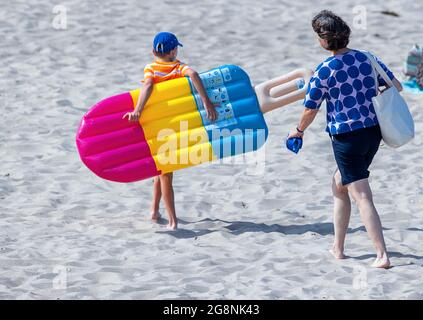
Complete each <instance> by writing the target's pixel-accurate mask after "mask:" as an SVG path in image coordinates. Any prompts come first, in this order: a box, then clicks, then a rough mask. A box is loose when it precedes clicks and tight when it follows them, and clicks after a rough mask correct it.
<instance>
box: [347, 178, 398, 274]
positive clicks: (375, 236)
mask: <svg viewBox="0 0 423 320" xmlns="http://www.w3.org/2000/svg"><path fill="white" fill-rule="evenodd" d="M348 191H349V192H350V193H351V195H352V197H353V199H354V200H355V202H356V203H357V206H358V210H359V211H360V215H361V219H362V220H363V223H364V226H365V227H366V230H367V232H368V234H369V236H370V239H372V241H373V244H374V246H375V248H376V254H377V258H376V260H375V262H374V263H373V264H372V266H373V267H376V268H388V267H389V265H390V262H389V258H388V253H387V251H386V245H385V240H384V238H383V231H382V224H381V222H380V218H379V214H378V213H377V210H376V208H375V205H374V203H373V196H372V190H371V189H370V185H369V180H368V179H363V180H359V181H355V182H353V183H351V184H349V185H348Z"/></svg>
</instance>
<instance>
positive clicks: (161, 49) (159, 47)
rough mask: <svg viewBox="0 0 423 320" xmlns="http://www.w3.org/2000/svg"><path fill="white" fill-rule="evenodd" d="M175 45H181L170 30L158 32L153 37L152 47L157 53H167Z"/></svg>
mask: <svg viewBox="0 0 423 320" xmlns="http://www.w3.org/2000/svg"><path fill="white" fill-rule="evenodd" d="M177 46H181V47H183V45H182V43H180V42H179V41H178V38H176V36H175V35H174V34H173V33H170V32H160V33H158V34H156V36H155V37H154V43H153V48H154V51H156V52H158V53H162V54H164V53H168V52H170V51H172V50H173V49H175V48H176V47H177Z"/></svg>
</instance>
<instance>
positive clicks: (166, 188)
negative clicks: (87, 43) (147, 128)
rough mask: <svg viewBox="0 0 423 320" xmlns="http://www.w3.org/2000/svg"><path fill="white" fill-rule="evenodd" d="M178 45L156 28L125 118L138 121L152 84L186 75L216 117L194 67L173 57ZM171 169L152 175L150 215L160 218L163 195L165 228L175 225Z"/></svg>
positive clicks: (209, 112)
mask: <svg viewBox="0 0 423 320" xmlns="http://www.w3.org/2000/svg"><path fill="white" fill-rule="evenodd" d="M178 46H181V47H182V44H181V43H180V42H179V41H178V39H177V38H176V36H175V35H174V34H172V33H169V32H160V33H158V34H157V35H156V36H155V38H154V43H153V54H154V56H155V58H156V60H155V61H154V62H153V63H151V64H148V65H146V67H145V68H144V81H143V82H144V85H143V87H142V89H141V92H140V96H139V99H138V102H137V105H136V107H135V109H134V111H133V112H128V113H127V114H125V115H124V116H123V118H126V117H127V118H128V120H129V121H139V118H140V116H141V112H142V110H143V108H144V106H145V105H146V103H147V101H148V99H149V98H150V95H151V92H152V90H153V84H155V83H159V82H163V81H167V80H171V79H176V78H181V77H185V76H188V77H190V78H191V81H192V83H193V85H194V87H195V89H197V91H198V93H199V94H200V97H201V99H202V100H203V104H204V108H205V111H206V113H207V117H208V118H209V119H210V120H212V121H214V120H215V119H216V117H217V114H216V110H215V109H214V105H213V104H212V102H211V101H210V99H209V98H208V96H207V93H206V90H205V89H204V86H203V83H202V82H201V79H200V77H199V75H198V73H197V72H196V71H194V70H193V69H191V68H190V67H188V66H187V65H186V64H184V63H183V62H180V61H179V60H177V59H176V56H177V54H178ZM172 179H173V173H172V172H171V173H165V174H162V175H160V176H158V177H155V178H154V189H153V203H152V206H151V219H152V220H153V221H157V220H158V219H159V218H160V214H159V204H160V198H161V196H163V201H164V203H165V207H166V211H167V214H168V217H169V224H168V226H167V227H168V228H169V229H171V230H175V229H176V228H177V226H178V222H177V218H176V213H175V202H174V194H173V186H172Z"/></svg>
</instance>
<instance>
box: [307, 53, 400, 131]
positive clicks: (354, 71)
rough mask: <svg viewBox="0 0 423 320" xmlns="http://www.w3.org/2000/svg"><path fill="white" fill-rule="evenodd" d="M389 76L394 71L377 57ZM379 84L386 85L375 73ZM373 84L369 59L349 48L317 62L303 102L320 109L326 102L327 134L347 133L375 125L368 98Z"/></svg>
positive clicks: (372, 95)
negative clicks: (321, 61) (344, 51)
mask: <svg viewBox="0 0 423 320" xmlns="http://www.w3.org/2000/svg"><path fill="white" fill-rule="evenodd" d="M375 59H376V61H377V62H378V63H379V64H380V66H381V67H382V68H383V69H384V70H385V71H386V73H387V74H388V76H389V78H390V79H393V78H394V74H393V73H392V72H391V71H390V70H389V69H388V68H387V67H386V66H385V65H384V64H383V63H382V62H381V61H380V60H379V59H378V58H377V57H375ZM378 81H379V85H380V86H384V85H386V83H385V81H384V80H383V79H382V78H381V77H380V76H378ZM376 92H377V91H376V83H375V79H374V73H373V69H372V66H371V63H370V61H369V60H368V58H367V57H366V55H365V54H363V53H362V52H360V51H357V50H350V51H348V52H346V53H344V54H339V55H335V56H331V57H329V58H328V59H326V60H325V61H324V62H323V63H321V64H320V65H319V66H318V67H317V69H316V72H315V74H314V76H313V77H312V78H311V80H310V83H309V85H308V89H307V94H306V97H305V99H304V105H305V107H306V108H309V109H318V108H320V106H321V104H322V102H323V101H326V111H327V115H326V119H327V127H326V131H327V132H329V133H330V134H331V135H336V134H341V133H346V132H351V131H354V130H358V129H362V128H368V127H372V126H375V125H377V124H378V120H377V117H376V114H375V109H374V107H373V103H372V98H373V97H375V96H376Z"/></svg>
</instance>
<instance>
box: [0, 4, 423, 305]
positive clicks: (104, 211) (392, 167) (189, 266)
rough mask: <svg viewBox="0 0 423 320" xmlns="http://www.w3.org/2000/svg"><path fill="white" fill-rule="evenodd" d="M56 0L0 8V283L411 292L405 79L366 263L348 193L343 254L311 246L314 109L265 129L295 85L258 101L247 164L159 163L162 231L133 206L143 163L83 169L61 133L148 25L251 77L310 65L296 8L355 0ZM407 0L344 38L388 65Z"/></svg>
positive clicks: (356, 295) (410, 22)
mask: <svg viewBox="0 0 423 320" xmlns="http://www.w3.org/2000/svg"><path fill="white" fill-rule="evenodd" d="M56 2H57V1H35V0H32V1H18V2H17V3H16V2H15V1H9V2H7V3H2V5H1V8H0V34H1V44H2V45H1V47H0V61H1V62H0V72H1V75H2V76H1V77H0V88H1V89H0V90H1V111H2V121H1V122H0V159H1V162H0V299H8V298H10V299H93V298H105V299H125V298H130V299H182V298H189V299H199V298H205V299H222V298H229V299H251V298H257V299H291V298H292V299H309V298H312V299H350V298H352V299H367V298H372V299H394V298H399V299H411V298H420V299H422V298H423V277H422V275H423V268H422V265H423V246H422V243H423V196H422V193H423V186H422V181H423V174H422V171H423V161H422V157H423V151H422V150H423V149H422V148H423V139H422V136H421V134H420V132H421V131H422V130H423V112H422V110H423V109H422V105H421V104H422V103H421V101H422V99H423V96H416V95H410V94H406V98H407V100H408V102H409V104H410V107H411V110H412V112H413V114H414V116H415V121H416V131H417V137H416V139H415V140H414V141H413V142H412V143H410V144H408V145H407V146H405V147H404V148H402V149H400V150H392V149H388V148H386V147H384V148H382V149H381V150H380V152H379V153H378V155H377V157H376V159H375V161H374V164H373V167H372V178H371V184H372V187H373V190H374V197H375V202H376V205H377V207H378V209H379V211H380V213H381V217H382V221H383V225H384V227H385V236H386V241H387V245H388V248H389V251H390V253H391V256H392V264H393V266H394V268H392V269H390V270H374V269H371V268H369V265H370V263H371V262H372V261H373V258H374V251H373V248H372V244H371V242H370V240H369V239H368V236H367V233H366V232H365V230H364V227H363V226H362V223H361V221H360V218H359V215H358V212H357V210H356V208H354V210H353V215H352V219H351V224H350V227H351V229H350V232H349V234H348V238H347V248H346V253H347V255H348V256H349V259H347V260H345V261H342V262H337V261H334V260H333V259H332V258H331V257H330V255H329V254H328V253H327V249H328V248H329V247H330V245H331V242H332V239H333V230H332V229H333V228H332V219H331V211H332V199H331V196H330V177H331V174H332V173H333V171H334V169H335V163H334V159H333V156H332V150H331V146H330V140H329V138H328V137H327V135H326V134H325V132H324V122H325V117H324V114H323V112H322V113H321V114H320V115H319V117H318V120H317V121H316V123H314V124H313V126H312V127H311V129H310V130H309V132H308V133H307V136H306V138H305V146H304V149H303V150H301V152H300V154H299V155H297V156H295V155H294V154H292V153H290V152H289V151H287V150H286V148H285V147H284V146H283V139H284V137H285V135H286V134H287V132H288V130H289V129H291V128H292V127H293V126H294V125H295V124H296V122H297V120H298V118H299V113H300V111H301V109H302V107H301V104H300V103H297V104H295V105H291V106H289V107H287V108H286V109H284V110H277V111H274V112H272V113H271V114H268V115H266V119H267V123H268V125H269V130H270V135H269V140H268V142H267V144H266V149H265V152H266V166H265V168H264V172H263V174H262V175H260V174H251V171H252V173H254V170H249V171H248V170H247V169H248V168H246V167H245V166H241V165H235V166H233V165H230V164H208V165H203V166H200V167H195V168H191V169H187V170H184V171H180V172H178V173H176V174H175V183H174V185H175V192H176V206H177V214H178V217H179V218H180V230H179V231H177V232H168V231H167V230H166V229H165V227H164V225H153V224H151V223H149V222H148V221H146V219H147V218H148V214H149V207H150V201H151V189H152V188H151V186H152V183H151V181H141V182H138V183H133V184H126V185H125V184H117V183H111V182H107V181H104V180H101V179H99V178H97V177H96V176H95V175H94V174H92V173H91V172H90V171H89V170H88V169H87V168H86V167H85V166H84V165H83V164H82V163H81V161H80V160H79V157H78V153H77V151H76V147H75V133H76V129H77V126H78V124H79V121H80V119H81V117H82V115H83V114H84V112H85V111H86V110H88V108H89V107H90V106H91V105H93V104H94V103H96V102H97V101H99V100H101V99H102V98H106V97H108V96H111V95H113V94H117V93H120V92H124V91H127V90H129V89H132V88H135V87H136V86H137V85H138V81H139V79H141V78H142V68H143V66H144V65H145V64H146V63H147V62H149V61H150V60H151V55H150V54H149V53H150V45H151V41H152V37H153V36H154V34H155V33H156V32H157V31H161V30H170V31H173V32H175V33H176V34H177V35H178V36H179V38H180V40H181V41H182V42H183V43H184V45H185V47H184V48H183V50H182V51H181V57H182V59H183V60H185V61H186V62H188V63H189V64H190V65H191V66H193V67H194V68H195V69H197V70H199V71H204V70H207V69H210V68H213V67H216V66H219V65H221V64H227V63H230V64H238V65H240V66H242V67H243V68H244V69H245V70H246V71H247V72H248V73H249V75H250V76H251V79H252V81H253V82H254V83H256V84H257V83H259V82H261V81H264V80H267V79H270V78H272V77H274V76H278V75H281V74H284V73H286V72H288V71H290V70H292V69H294V68H296V67H300V66H303V67H308V68H314V67H315V66H316V65H317V64H318V63H319V62H320V61H322V60H323V59H324V58H325V55H326V53H325V52H324V51H323V50H322V49H320V48H319V46H318V44H317V41H316V40H315V38H314V35H313V32H312V30H311V27H310V19H311V17H312V15H313V14H314V13H316V12H318V11H319V10H320V9H323V8H331V9H332V10H334V11H335V12H337V13H339V14H341V15H342V16H344V17H345V18H346V19H347V20H348V21H349V22H352V19H353V15H352V14H353V13H352V12H353V11H352V9H353V7H354V4H353V3H357V4H361V3H363V1H349V3H350V4H348V5H347V4H346V3H345V1H333V0H325V1H319V2H320V3H322V4H321V5H320V6H316V5H315V4H314V1H276V0H274V1H266V3H265V4H264V3H258V2H257V1H252V0H251V1H230V2H227V1H223V0H220V1H216V0H214V1H207V3H203V2H202V4H201V5H198V6H197V7H194V6H193V5H192V3H193V2H192V1H187V0H179V1H164V2H162V3H161V4H154V5H153V3H154V2H153V1H135V0H133V1H130V0H126V1H122V0H119V1H117V0H116V1H107V2H108V4H107V5H106V4H104V3H103V1H97V3H96V2H95V1H82V0H74V1H66V0H64V1H63V2H62V4H63V5H65V6H66V8H67V10H68V11H67V14H68V26H67V29H66V30H55V29H54V28H53V27H52V20H53V18H54V14H53V13H52V10H53V7H54V5H55V4H56ZM384 9H389V10H394V11H396V12H398V13H399V14H400V15H401V16H400V17H399V18H395V17H390V16H386V15H382V14H381V13H379V11H381V10H384ZM422 11H423V4H422V3H420V2H417V1H414V0H408V1H401V2H399V1H387V0H375V1H372V4H371V5H369V6H368V28H367V30H366V31H363V30H354V35H353V39H352V44H351V46H352V47H355V48H362V49H368V50H371V51H373V52H374V53H375V54H377V55H379V56H380V57H381V58H382V60H383V61H384V62H386V63H387V64H388V65H389V66H390V67H391V68H392V69H393V70H394V71H395V73H396V74H397V75H398V76H401V67H402V61H403V58H404V56H405V54H406V52H407V50H408V49H409V48H410V47H411V46H412V45H413V44H414V43H415V42H420V43H422V44H423V32H422V28H421V12H422ZM419 102H420V103H419ZM250 169H251V168H250ZM248 172H250V174H248V175H247V174H246V173H248ZM162 213H163V214H164V212H162ZM63 275H65V276H66V283H64V282H63V281H62V280H64V279H63V278H62V276H63ZM62 284H63V286H62Z"/></svg>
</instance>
